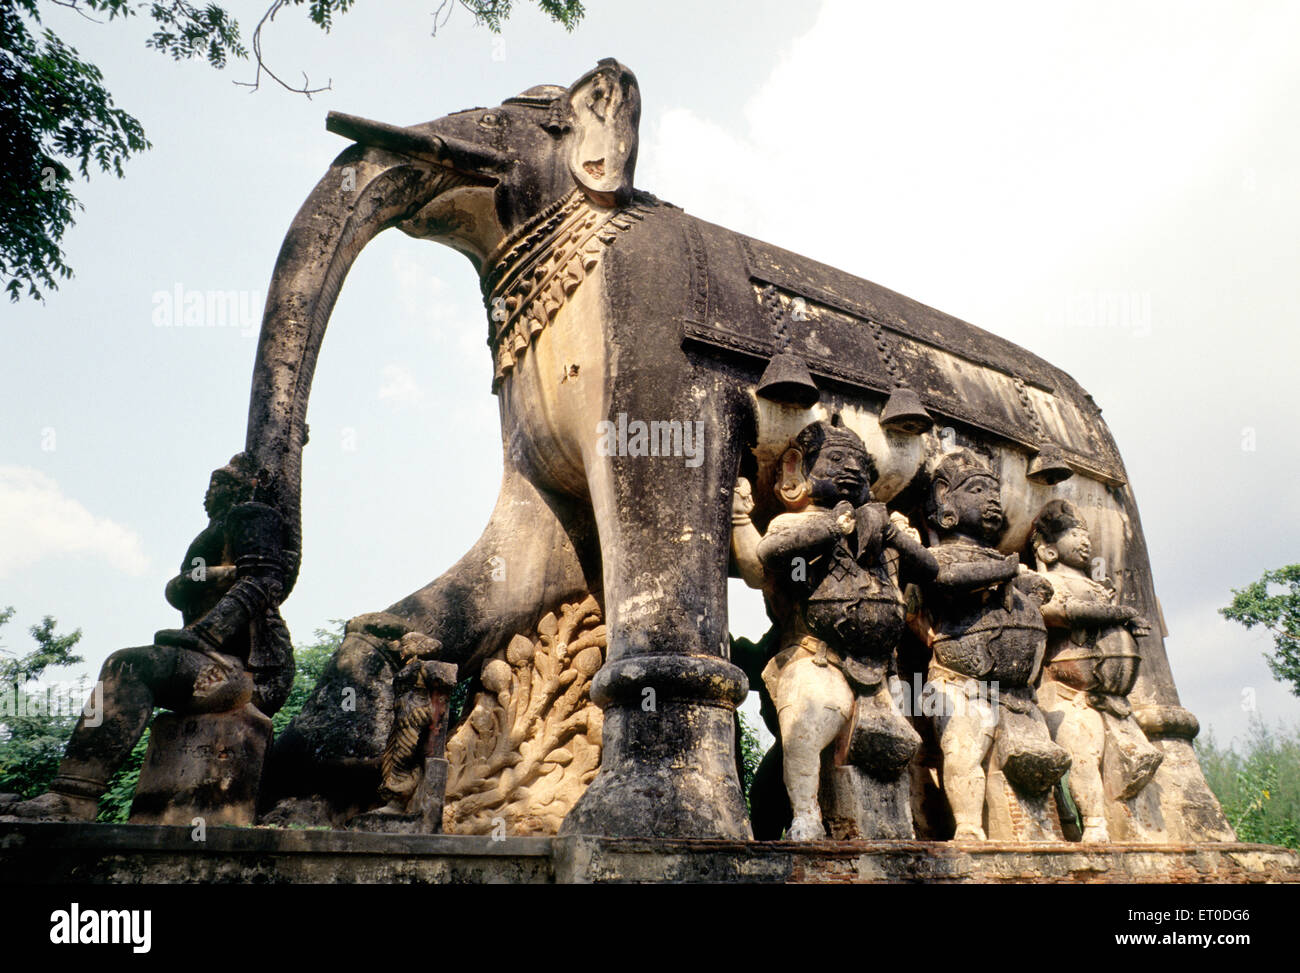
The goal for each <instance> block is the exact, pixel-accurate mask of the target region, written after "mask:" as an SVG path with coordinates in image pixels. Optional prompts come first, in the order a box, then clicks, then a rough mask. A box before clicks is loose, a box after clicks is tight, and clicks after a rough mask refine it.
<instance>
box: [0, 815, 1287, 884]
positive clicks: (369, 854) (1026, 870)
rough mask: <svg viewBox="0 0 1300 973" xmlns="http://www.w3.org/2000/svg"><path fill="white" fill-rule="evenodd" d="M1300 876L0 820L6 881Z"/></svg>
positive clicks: (1078, 857)
mask: <svg viewBox="0 0 1300 973" xmlns="http://www.w3.org/2000/svg"><path fill="white" fill-rule="evenodd" d="M195 882H198V883H242V884H274V883H304V882H305V883H348V884H369V883H410V884H434V883H473V884H478V883H485V884H486V883H517V884H551V883H586V882H726V883H808V884H818V883H858V882H861V883H866V882H894V883H899V882H902V883H922V882H934V883H1046V884H1057V883H1116V884H1120V883H1153V884H1184V885H1185V884H1197V883H1214V884H1244V883H1264V882H1291V883H1300V853H1297V852H1294V851H1289V850H1287V849H1284V848H1274V847H1271V846H1269V845H1249V844H1204V845H1078V844H1069V843H1058V842H1052V843H1042V844H999V843H991V842H990V843H978V842H928V841H877V842H849V841H823V842H813V843H807V844H801V843H795V842H781V841H774V842H736V841H709V840H672V841H669V840H646V839H633V838H596V837H587V836H581V835H579V836H570V837H564V838H502V839H493V838H490V837H469V836H464V835H409V834H406V835H398V834H369V833H355V832H346V831H324V830H321V831H315V830H303V831H300V830H280V829H274V828H222V827H210V828H208V829H207V831H206V834H205V835H204V836H203V840H201V841H200V840H195V839H194V837H193V836H192V832H191V830H190V829H188V828H183V827H162V826H144V825H86V824H28V823H22V824H0V883H20V884H50V883H91V884H99V883H113V884H127V885H131V884H151V883H195Z"/></svg>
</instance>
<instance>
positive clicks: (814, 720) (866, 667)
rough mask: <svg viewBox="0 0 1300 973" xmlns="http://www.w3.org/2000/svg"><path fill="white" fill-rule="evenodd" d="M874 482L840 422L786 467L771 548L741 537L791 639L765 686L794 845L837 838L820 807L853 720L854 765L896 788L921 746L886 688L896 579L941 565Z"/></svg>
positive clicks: (792, 453)
mask: <svg viewBox="0 0 1300 973" xmlns="http://www.w3.org/2000/svg"><path fill="white" fill-rule="evenodd" d="M874 478H875V466H874V463H873V462H872V459H871V456H870V455H869V454H868V453H867V450H866V447H865V446H864V445H863V443H862V440H861V439H859V438H858V436H857V435H856V434H855V433H853V432H852V431H851V430H849V429H847V428H845V427H844V426H842V425H841V424H839V416H835V418H834V420H833V421H832V422H815V423H812V424H810V425H808V426H807V427H805V428H804V429H803V430H802V431H801V432H800V433H799V434H798V436H796V437H795V440H794V442H793V444H792V447H791V448H790V449H789V450H787V451H786V453H785V455H784V457H783V459H782V469H781V479H780V482H779V483H778V487H777V492H778V495H779V496H780V497H781V499H782V501H783V503H784V504H785V507H786V512H785V513H782V514H778V515H777V516H776V517H774V518H773V519H772V522H771V523H770V524H769V525H768V529H767V532H766V533H765V534H764V535H763V536H762V537H761V539H760V538H759V537H758V532H757V530H756V528H755V527H754V526H753V525H752V524H751V523H749V521H748V517H747V516H744V517H743V519H740V520H739V522H738V523H736V526H735V530H736V531H737V533H738V534H739V535H740V536H737V537H736V538H735V541H736V549H737V552H738V555H741V556H738V558H737V560H738V562H739V566H740V568H741V570H742V572H745V573H746V574H747V575H749V576H750V577H752V576H753V573H754V572H753V566H754V560H755V558H756V559H757V562H758V564H759V565H761V568H762V577H763V588H764V592H765V594H766V595H767V600H768V605H769V611H770V613H771V614H772V615H773V617H774V619H775V620H776V621H777V624H778V626H779V630H780V647H779V649H778V651H777V653H776V655H775V656H774V657H773V658H772V659H771V660H770V661H769V662H768V663H767V666H766V668H765V669H764V670H763V681H764V684H765V685H766V687H767V689H768V692H769V693H770V695H771V698H772V702H773V704H774V706H775V708H776V711H777V715H778V721H779V726H780V735H781V746H782V751H783V758H784V767H783V772H784V778H785V785H786V790H787V792H788V793H789V797H790V804H791V809H792V812H793V821H792V823H791V826H790V829H789V831H788V833H787V837H788V838H790V839H791V840H795V841H808V840H814V839H817V838H822V837H825V835H826V831H825V827H824V823H823V818H822V809H821V807H820V805H819V801H818V793H819V787H820V785H821V783H822V781H821V764H822V755H823V751H825V750H826V748H827V747H828V746H829V745H830V744H831V743H832V742H834V741H836V740H837V738H843V735H844V734H845V733H846V731H847V730H849V728H850V721H851V720H853V721H854V726H853V732H852V733H850V734H849V737H848V738H847V739H845V740H844V742H845V743H846V744H847V745H848V746H847V749H848V753H847V758H848V760H849V761H851V762H853V763H855V764H857V765H858V766H862V767H864V769H866V770H869V771H872V772H875V773H877V774H880V775H882V776H886V777H891V778H896V777H897V776H898V775H899V773H900V772H901V771H902V770H903V768H905V767H906V766H907V763H908V761H909V760H910V759H911V757H912V755H913V754H914V753H915V752H916V748H917V746H918V745H919V743H920V738H919V736H918V735H917V734H916V732H915V730H913V729H912V727H911V726H910V725H909V724H908V723H907V722H906V721H905V720H904V719H903V717H902V715H901V714H900V713H899V712H898V708H897V704H896V703H895V702H894V699H893V696H892V695H891V694H890V692H889V689H888V684H887V678H888V676H889V674H890V673H891V671H892V669H893V656H894V650H895V648H896V647H897V644H898V640H899V638H900V637H901V635H902V634H903V633H904V631H905V629H906V618H905V613H904V607H903V599H902V596H901V594H900V591H899V587H898V579H897V572H896V570H891V569H892V568H893V567H894V565H895V564H896V563H898V561H899V560H901V565H902V568H903V570H904V571H905V572H906V573H908V574H910V575H911V576H912V577H914V578H918V579H919V578H931V577H933V576H934V573H935V572H936V571H937V570H938V564H937V563H936V562H935V560H934V558H933V557H932V556H931V555H930V553H929V552H928V551H927V550H926V549H925V548H924V547H923V546H922V545H921V543H920V541H919V540H918V539H916V538H914V537H912V536H911V535H910V534H909V533H908V532H907V531H906V530H904V529H900V526H899V524H898V523H896V522H895V521H894V520H892V519H891V517H890V515H889V513H888V511H887V510H886V509H885V505H884V504H882V503H873V502H872V498H871V481H872V480H873V479H874ZM743 493H744V491H743V490H742V491H741V494H742V496H743ZM750 506H752V503H751V504H750ZM744 552H750V553H749V556H744ZM891 555H892V557H891ZM746 562H748V570H747V563H746ZM855 711H856V714H857V718H856V720H855V719H854V717H855ZM904 788H906V783H904ZM903 804H904V805H906V800H904V801H903ZM910 832H911V829H910V815H909V816H908V818H907V826H906V836H910ZM890 836H898V835H893V834H891V835H890Z"/></svg>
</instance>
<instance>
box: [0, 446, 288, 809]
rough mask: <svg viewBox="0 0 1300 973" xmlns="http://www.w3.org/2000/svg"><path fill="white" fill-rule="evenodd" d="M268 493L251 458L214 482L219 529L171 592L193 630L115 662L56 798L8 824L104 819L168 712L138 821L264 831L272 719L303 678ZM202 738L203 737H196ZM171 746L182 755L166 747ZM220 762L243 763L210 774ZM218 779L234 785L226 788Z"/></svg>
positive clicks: (80, 730)
mask: <svg viewBox="0 0 1300 973" xmlns="http://www.w3.org/2000/svg"><path fill="white" fill-rule="evenodd" d="M262 485H263V484H262V483H261V481H260V471H259V470H258V469H257V467H256V466H255V464H254V463H253V461H252V460H251V459H250V458H249V457H247V456H246V455H245V454H242V453H241V454H238V455H236V456H235V457H234V458H233V459H231V461H230V463H229V464H228V465H226V466H223V467H221V468H220V469H218V470H216V471H215V472H214V473H213V474H212V478H211V482H210V485H209V487H208V492H207V495H206V496H205V497H204V507H205V509H206V511H207V513H208V517H209V522H208V526H207V527H206V528H205V529H204V530H203V532H202V533H200V534H199V535H198V537H196V538H195V539H194V541H193V543H191V544H190V547H189V550H188V551H186V554H185V561H184V563H183V564H182V565H181V570H180V573H179V574H178V575H177V576H176V577H174V578H173V579H172V580H171V581H169V582H168V583H167V589H166V596H167V600H168V601H169V602H170V603H171V604H172V605H173V606H174V607H175V608H177V609H179V610H180V612H181V618H182V621H183V623H184V628H181V629H166V630H163V631H160V632H158V633H157V635H156V636H155V643H154V644H153V645H147V646H141V647H138V648H130V649H122V650H121V651H119V652H115V653H113V655H111V656H109V658H108V661H107V662H105V663H104V667H103V669H102V670H101V671H100V675H99V679H100V682H101V683H102V687H103V696H102V720H101V721H99V722H97V723H94V724H92V723H91V722H89V721H87V719H86V717H85V716H84V715H83V716H82V717H81V718H80V719H79V720H78V721H77V725H76V727H75V728H74V729H73V732H72V737H71V739H70V740H69V742H68V747H67V751H66V753H65V755H64V758H63V762H62V763H61V764H60V767H59V775H58V776H57V777H56V778H55V780H54V782H53V784H52V785H51V788H50V790H49V791H48V792H47V793H45V794H43V795H41V796H39V797H36V798H33V799H31V800H29V801H24V802H22V803H20V804H18V805H16V806H14V807H11V808H9V809H7V810H6V813H7V814H12V815H16V816H19V817H34V818H45V819H69V820H86V821H91V820H94V818H95V814H96V810H97V806H98V802H99V798H100V796H101V795H102V794H103V792H104V791H105V790H106V789H107V787H108V781H109V779H110V778H111V777H112V776H113V774H114V773H115V772H116V770H117V769H118V767H119V766H120V765H121V763H122V761H123V760H125V759H126V757H127V755H128V754H129V753H130V752H131V749H132V748H133V747H134V746H135V744H136V741H138V740H139V739H140V737H141V735H142V734H143V733H144V731H145V728H146V727H147V726H148V725H149V718H150V716H151V715H152V714H153V709H154V707H155V706H161V707H165V708H167V709H169V710H171V711H172V712H173V714H175V715H174V716H172V717H170V718H169V717H167V716H166V715H163V716H160V717H159V718H158V721H155V737H154V738H153V739H152V743H151V747H150V752H149V754H148V755H146V760H145V769H144V770H143V771H142V774H141V785H140V788H139V789H138V790H137V799H136V806H135V807H133V820H145V821H151V820H152V821H158V822H159V823H178V822H179V823H185V824H188V823H189V817H187V816H186V814H187V813H191V816H192V814H197V813H205V814H207V815H208V816H209V817H210V818H211V819H212V820H213V821H214V822H216V823H244V824H250V823H252V814H253V802H254V801H255V800H256V797H257V789H258V783H259V781H260V777H261V769H262V767H261V763H262V757H263V755H264V753H265V750H266V747H267V745H268V743H269V741H270V720H269V717H270V716H273V715H274V714H275V713H276V712H277V711H278V710H279V708H280V707H281V706H282V705H283V704H284V701H285V699H286V698H287V696H288V693H289V688H290V686H291V685H292V683H293V672H294V662H293V647H292V645H291V643H290V639H289V633H288V630H287V629H286V627H285V625H284V622H283V620H282V619H281V617H280V612H279V604H280V599H281V595H282V591H283V567H282V562H281V557H282V555H283V552H284V551H285V550H286V546H287V545H286V540H287V538H286V536H285V533H284V522H283V519H282V518H281V516H280V514H279V513H278V512H277V511H276V510H275V508H273V507H271V506H268V505H267V504H265V503H263V502H261V494H260V492H259V488H260V487H261V486H262ZM212 714H229V718H227V719H225V720H214V719H213V718H211V716H212ZM200 716H201V717H203V718H202V719H193V718H195V717H200ZM160 722H161V723H162V724H163V725H162V726H159V725H158V723H160ZM186 727H188V729H186ZM195 734H198V735H199V736H200V737H202V739H190V740H187V739H186V737H187V736H189V737H193V736H194V735H195ZM163 740H171V741H172V743H173V745H174V746H173V747H172V748H171V749H170V750H169V748H167V747H161V748H160V741H163ZM180 751H186V752H180ZM214 751H224V752H225V753H226V755H227V756H230V755H234V756H236V757H237V759H235V760H225V761H223V762H222V764H223V765H222V764H219V765H216V766H209V765H208V764H207V763H205V761H206V759H207V756H208V755H211V754H213V753H214ZM216 756H218V757H220V756H221V753H220V752H218V753H216ZM218 773H219V774H223V775H225V774H229V775H231V776H229V777H225V778H224V779H221V780H217V779H215V778H214V777H213V775H214V774H218ZM151 780H153V781H154V783H152V784H151V783H150V781H151ZM187 799H188V801H189V802H190V803H188V804H187V803H186V801H187ZM196 801H197V802H199V803H198V804H195V803H193V802H196ZM181 805H185V806H181ZM200 805H202V806H200ZM182 819H183V821H182Z"/></svg>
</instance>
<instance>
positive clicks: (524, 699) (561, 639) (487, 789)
mask: <svg viewBox="0 0 1300 973" xmlns="http://www.w3.org/2000/svg"><path fill="white" fill-rule="evenodd" d="M604 657H605V626H604V624H603V621H602V619H601V615H600V606H599V605H598V604H597V602H596V599H595V598H592V597H588V598H586V599H585V600H583V601H581V602H576V603H570V604H567V605H562V606H561V607H560V612H559V615H558V616H557V615H555V614H554V613H548V614H546V615H545V616H544V617H543V618H542V620H541V621H540V622H539V623H538V625H537V631H536V635H535V637H534V638H532V639H529V638H527V637H524V636H516V637H515V639H513V640H511V642H510V645H509V646H507V647H506V648H504V649H502V650H501V651H499V652H497V653H496V654H495V655H494V656H493V657H492V658H491V659H489V660H488V661H487V662H485V663H484V664H483V669H482V672H481V675H480V677H479V681H480V683H481V685H482V691H481V692H480V693H479V694H478V695H477V697H476V698H475V700H474V703H473V707H472V709H471V710H470V713H469V715H468V716H467V717H466V718H465V719H464V720H463V721H462V722H461V724H460V726H459V727H457V729H456V731H455V733H453V734H452V736H451V739H450V740H449V741H448V743H447V759H448V763H449V770H448V782H447V801H446V807H445V811H444V820H443V828H444V830H445V831H446V832H447V833H449V834H490V833H492V832H493V831H496V832H497V833H498V834H511V835H529V834H541V835H547V834H555V833H556V832H557V831H558V830H559V828H560V823H561V822H562V821H563V820H564V816H565V815H566V814H568V813H569V811H570V810H571V809H572V808H573V805H574V804H576V803H577V802H578V798H580V797H581V796H582V794H583V792H584V791H585V790H586V789H587V786H588V785H589V784H590V783H591V781H592V779H593V778H594V777H595V776H596V771H597V769H599V767H600V750H601V730H602V725H603V722H604V721H603V717H602V715H601V711H600V707H599V706H597V705H596V704H595V703H593V702H592V701H591V680H592V677H593V676H594V675H595V674H596V672H597V671H598V670H599V669H600V667H601V665H602V664H603V662H604Z"/></svg>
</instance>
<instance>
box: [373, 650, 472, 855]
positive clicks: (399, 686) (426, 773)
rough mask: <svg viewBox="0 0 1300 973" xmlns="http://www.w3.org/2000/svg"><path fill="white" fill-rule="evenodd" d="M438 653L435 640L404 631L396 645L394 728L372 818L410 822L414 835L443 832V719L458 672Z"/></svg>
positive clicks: (383, 763) (389, 732)
mask: <svg viewBox="0 0 1300 973" xmlns="http://www.w3.org/2000/svg"><path fill="white" fill-rule="evenodd" d="M441 648H442V645H441V643H439V642H438V640H437V639H431V638H429V636H427V635H422V634H420V633H419V632H407V633H406V634H405V635H403V636H402V637H401V638H400V639H398V640H397V641H396V643H394V649H395V651H396V653H397V656H398V658H400V659H401V661H402V662H403V663H404V665H403V666H402V668H401V670H400V671H399V672H398V673H397V675H396V677H394V679H393V725H392V728H391V729H390V730H389V731H388V743H387V744H386V745H385V747H384V756H383V760H382V762H381V764H380V774H381V777H382V781H383V783H382V784H381V785H380V788H379V796H380V797H381V798H382V799H383V800H384V802H385V803H384V805H383V807H381V808H379V809H378V810H377V811H376V812H375V815H376V816H378V817H379V818H381V819H382V818H385V817H390V818H391V817H402V816H406V817H411V818H414V819H418V820H415V821H413V824H415V828H414V830H418V831H426V832H430V833H432V832H435V831H439V830H441V828H442V804H443V796H444V794H445V789H446V783H447V761H446V759H445V757H444V756H443V754H444V751H445V749H446V744H447V718H448V705H449V697H450V694H451V691H452V690H453V689H455V688H456V667H455V666H453V665H450V664H449V663H446V662H436V661H434V660H433V658H432V657H433V656H435V655H437V653H438V651H439V650H440V649H441Z"/></svg>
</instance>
